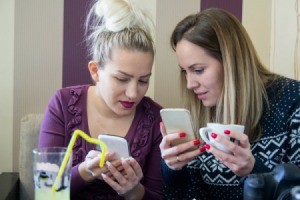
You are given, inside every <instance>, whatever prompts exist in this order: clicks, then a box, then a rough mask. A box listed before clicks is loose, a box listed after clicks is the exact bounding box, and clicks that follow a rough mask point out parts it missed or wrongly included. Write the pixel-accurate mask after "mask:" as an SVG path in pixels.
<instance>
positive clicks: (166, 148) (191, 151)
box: [159, 122, 206, 170]
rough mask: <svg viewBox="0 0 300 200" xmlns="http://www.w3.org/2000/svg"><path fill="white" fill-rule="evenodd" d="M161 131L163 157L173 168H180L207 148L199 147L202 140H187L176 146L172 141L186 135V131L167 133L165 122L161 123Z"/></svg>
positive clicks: (160, 146)
mask: <svg viewBox="0 0 300 200" xmlns="http://www.w3.org/2000/svg"><path fill="white" fill-rule="evenodd" d="M160 131H161V133H162V136H163V139H162V141H161V143H160V145H159V148H160V151H161V157H162V158H163V159H164V160H165V162H166V164H167V166H168V167H169V168H170V169H173V170H180V169H182V167H184V166H185V165H186V164H188V163H189V162H191V161H192V160H193V159H194V158H196V157H197V156H199V155H200V154H201V153H203V152H204V151H205V150H206V149H205V147H201V148H200V149H199V145H200V140H199V139H196V140H194V141H190V142H186V143H183V144H179V145H176V146H172V145H171V143H172V142H174V141H176V140H179V139H180V138H183V137H185V136H186V134H185V133H174V134H167V133H166V130H165V127H164V125H163V123H162V122H161V123H160Z"/></svg>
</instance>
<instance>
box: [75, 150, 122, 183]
mask: <svg viewBox="0 0 300 200" xmlns="http://www.w3.org/2000/svg"><path fill="white" fill-rule="evenodd" d="M100 159H101V152H100V151H95V150H91V151H89V152H88V154H87V155H86V157H85V160H84V161H83V162H82V163H81V164H80V165H79V168H78V170H79V174H80V175H81V177H82V178H83V179H84V180H85V181H92V180H94V179H96V178H97V179H102V176H101V174H102V173H103V174H106V175H107V176H109V177H111V176H112V175H111V173H110V172H109V170H108V168H107V166H106V165H104V166H103V167H100V166H99V162H100ZM105 160H108V161H110V162H111V164H112V165H113V166H114V167H115V168H117V170H118V171H123V167H122V162H121V160H120V159H116V154H115V153H114V152H109V153H107V154H106V157H105Z"/></svg>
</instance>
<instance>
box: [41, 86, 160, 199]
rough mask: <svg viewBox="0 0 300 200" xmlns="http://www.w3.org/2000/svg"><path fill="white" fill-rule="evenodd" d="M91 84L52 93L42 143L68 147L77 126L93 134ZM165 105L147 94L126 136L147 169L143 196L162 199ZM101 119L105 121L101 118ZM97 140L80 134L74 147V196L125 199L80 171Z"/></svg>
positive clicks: (44, 145)
mask: <svg viewBox="0 0 300 200" xmlns="http://www.w3.org/2000/svg"><path fill="white" fill-rule="evenodd" d="M89 86H90V85H80V86H72V87H67V88H63V89H60V90H58V91H56V93H55V94H54V95H53V96H52V98H51V100H50V102H49V104H48V106H47V108H46V111H45V114H44V119H43V122H42V125H41V131H40V138H39V147H49V146H59V147H66V146H68V144H69V141H70V139H71V137H72V134H73V132H74V131H75V130H76V129H80V130H82V131H84V132H85V133H87V134H88V135H89V128H88V119H87V91H88V88H89ZM160 109H161V106H160V105H158V104H157V103H155V102H154V101H153V100H151V99H150V98H148V97H144V98H143V99H142V100H141V102H140V103H139V105H138V106H137V108H136V113H135V116H134V119H133V122H132V124H131V126H130V128H129V130H128V133H127V134H126V136H125V138H126V139H127V141H128V143H129V148H130V153H131V156H132V157H133V158H135V159H136V160H137V162H138V163H139V164H140V166H141V168H142V170H143V175H144V177H143V179H142V180H141V184H143V185H144V187H145V195H144V198H143V199H162V198H163V181H162V176H161V168H160V161H161V155H160V149H159V144H160V141H161V139H162V136H161V133H160V128H159V123H160V121H161V118H160V114H159V111H160ZM99 123H101V122H99ZM92 149H95V145H94V144H90V143H87V142H86V141H85V140H84V139H82V138H81V137H78V138H77V140H76V142H75V145H74V148H73V163H72V166H73V167H72V175H71V199H81V200H83V199H89V200H90V199H93V200H100V199H106V200H107V199H111V200H114V199H123V198H122V197H120V196H119V195H118V194H117V193H116V192H115V191H114V190H113V189H112V188H111V187H110V186H109V185H107V184H106V183H105V182H104V181H101V180H94V181H92V182H85V181H84V180H83V179H82V178H81V176H80V175H79V172H78V166H79V164H80V163H81V162H82V161H84V159H85V156H86V155H87V153H88V152H89V151H90V150H92Z"/></svg>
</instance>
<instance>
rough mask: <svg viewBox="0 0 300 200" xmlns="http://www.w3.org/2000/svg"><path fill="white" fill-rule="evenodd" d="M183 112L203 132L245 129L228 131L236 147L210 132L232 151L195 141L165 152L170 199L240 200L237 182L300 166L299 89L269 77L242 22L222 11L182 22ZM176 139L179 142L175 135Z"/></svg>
mask: <svg viewBox="0 0 300 200" xmlns="http://www.w3.org/2000/svg"><path fill="white" fill-rule="evenodd" d="M171 46H172V48H173V49H174V50H175V53H176V56H177V60H178V65H179V70H181V85H182V91H183V97H184V98H185V105H186V108H187V109H189V110H190V111H191V113H192V116H193V120H194V122H195V124H196V125H197V128H196V130H195V132H196V131H197V132H198V130H199V128H201V127H204V126H206V124H207V123H208V122H216V123H222V124H242V125H245V131H244V134H242V133H239V132H236V131H233V130H225V131H224V133H225V134H227V135H229V136H230V137H231V138H234V139H237V140H239V143H238V144H236V143H233V142H230V141H228V140H226V139H224V137H222V135H218V134H216V133H214V134H212V137H214V138H215V140H217V141H218V142H220V143H221V144H223V145H224V146H226V147H227V148H228V149H230V151H231V152H232V153H225V152H223V151H220V150H218V149H217V148H215V147H214V146H211V145H209V144H205V145H204V146H203V147H201V148H200V149H197V148H194V145H193V144H192V142H188V143H185V144H182V145H178V146H175V147H172V146H171V145H170V144H171V142H173V141H174V140H178V139H180V137H179V135H176V134H170V135H165V131H164V128H163V126H162V132H163V140H162V142H161V145H160V148H161V152H162V157H163V159H164V162H163V164H162V168H163V169H162V171H163V177H164V181H165V183H166V196H167V199H226V200H227V199H242V198H243V195H242V194H243V187H242V186H241V185H240V179H241V177H243V176H246V175H248V174H250V173H264V172H270V171H271V170H272V169H274V167H275V166H276V165H278V164H280V163H294V164H296V165H298V166H299V165H300V157H299V155H300V139H299V138H300V131H299V130H300V93H299V91H300V83H299V82H298V81H296V80H292V79H288V78H285V77H283V76H280V75H277V74H275V73H272V72H270V71H269V70H268V69H267V68H266V67H265V66H263V64H262V63H261V61H260V60H259V58H258V56H257V54H256V51H255V49H254V47H253V44H252V42H251V40H250V38H249V36H248V34H247V32H246V31H245V29H244V27H243V26H242V25H241V23H240V22H239V21H238V20H237V19H236V18H235V17H234V16H233V15H232V14H230V13H228V12H226V11H224V10H222V9H214V8H212V9H207V10H205V11H203V12H200V13H197V14H193V15H189V16H187V17H186V18H184V19H183V20H182V21H180V22H179V23H178V24H177V26H176V27H175V29H174V31H173V33H172V36H171ZM174 135H175V136H174Z"/></svg>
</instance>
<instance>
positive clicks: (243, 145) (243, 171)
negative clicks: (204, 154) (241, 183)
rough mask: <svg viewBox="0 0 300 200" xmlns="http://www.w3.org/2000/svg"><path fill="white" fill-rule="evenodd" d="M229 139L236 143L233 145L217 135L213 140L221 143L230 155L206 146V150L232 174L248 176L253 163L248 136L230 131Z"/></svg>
mask: <svg viewBox="0 0 300 200" xmlns="http://www.w3.org/2000/svg"><path fill="white" fill-rule="evenodd" d="M229 137H231V138H234V139H235V140H238V141H239V142H238V143H233V142H231V141H229V140H228V139H226V138H225V137H222V135H217V137H216V138H215V140H216V141H217V142H219V143H221V144H222V145H223V146H226V148H228V149H229V151H231V153H225V152H223V151H221V150H219V149H217V148H215V147H213V146H211V145H208V144H206V145H205V146H206V149H207V150H208V151H209V152H211V153H212V154H213V155H214V156H215V157H216V159H218V160H219V161H220V162H222V163H223V164H224V165H226V166H227V167H228V168H229V169H231V170H232V172H233V173H234V174H235V175H237V176H246V175H248V174H249V173H250V172H251V171H252V169H253V167H254V163H255V158H254V156H253V154H252V152H251V149H250V147H251V146H250V143H249V139H248V136H247V135H246V134H243V133H240V132H237V131H233V130H232V131H230V133H229Z"/></svg>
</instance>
